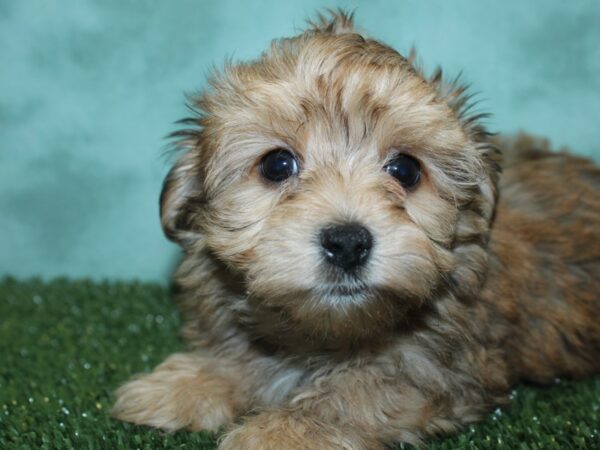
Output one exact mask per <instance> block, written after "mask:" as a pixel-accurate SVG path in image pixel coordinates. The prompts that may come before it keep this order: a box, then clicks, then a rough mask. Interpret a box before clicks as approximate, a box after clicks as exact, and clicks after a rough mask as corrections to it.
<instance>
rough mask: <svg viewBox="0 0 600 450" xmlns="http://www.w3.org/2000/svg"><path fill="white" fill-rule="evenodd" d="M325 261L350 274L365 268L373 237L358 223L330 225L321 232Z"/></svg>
mask: <svg viewBox="0 0 600 450" xmlns="http://www.w3.org/2000/svg"><path fill="white" fill-rule="evenodd" d="M321 246H322V247H323V250H324V254H325V260H326V261H327V262H328V263H329V264H332V265H334V266H337V267H340V268H342V269H344V270H345V271H347V272H349V271H352V270H355V269H357V268H358V267H360V266H363V265H364V264H365V263H366V262H367V260H368V259H369V255H370V254H371V248H372V247H373V235H372V234H371V232H370V231H369V230H367V229H366V228H365V227H363V226H362V225H360V224H357V223H349V224H343V225H329V226H327V227H325V228H323V230H321Z"/></svg>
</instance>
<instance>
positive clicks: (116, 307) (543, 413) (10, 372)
mask: <svg viewBox="0 0 600 450" xmlns="http://www.w3.org/2000/svg"><path fill="white" fill-rule="evenodd" d="M178 324H179V318H178V315H177V313H176V311H175V310H174V308H173V307H172V305H171V303H170V301H169V299H168V295H167V292H166V290H165V289H164V288H162V287H160V286H157V285H153V284H143V283H136V282H132V283H114V282H110V283H92V282H88V281H67V280H55V281H52V282H49V283H44V282H41V281H38V280H32V281H27V282H20V281H16V280H14V279H5V280H4V281H1V282H0V449H38V448H41V449H51V448H73V449H114V448H132V449H160V448H189V449H212V448H214V440H215V437H214V436H212V435H209V434H204V433H188V432H181V433H175V434H165V433H162V432H160V431H156V430H150V429H146V428H142V427H135V426H131V425H128V424H123V423H120V422H117V421H114V420H112V419H111V418H110V417H109V416H108V414H107V411H108V409H109V407H110V404H111V393H112V391H113V390H114V389H115V387H116V386H117V385H118V384H119V383H121V382H123V381H124V380H126V379H127V378H128V377H129V376H130V375H132V374H134V373H137V372H140V371H145V370H150V369H151V368H152V367H153V366H154V365H155V364H156V363H158V362H160V361H161V360H162V359H163V358H164V357H165V356H166V355H168V354H169V353H171V352H173V351H175V350H177V349H180V348H181V347H182V344H181V342H180V341H179V339H178V337H177V328H178ZM513 397H514V400H513V402H512V405H511V406H510V407H509V408H508V409H506V410H504V411H500V410H497V411H496V412H495V413H494V414H492V415H491V416H490V418H489V419H488V420H487V421H485V422H484V423H481V424H479V425H476V426H473V427H471V428H470V429H468V430H465V432H463V433H462V434H458V435H455V436H452V437H449V438H447V439H443V440H439V441H434V442H430V443H429V445H428V447H429V448H432V449H438V450H441V449H444V450H449V449H457V448H466V449H519V450H525V449H539V450H541V449H544V450H546V449H561V450H562V449H594V448H596V449H600V378H598V377H597V378H595V379H590V380H586V381H579V382H569V381H565V380H563V381H561V382H559V383H557V384H556V385H555V386H553V387H551V388H536V387H530V386H529V387H522V386H521V387H518V388H517V389H516V390H515V391H514V392H513Z"/></svg>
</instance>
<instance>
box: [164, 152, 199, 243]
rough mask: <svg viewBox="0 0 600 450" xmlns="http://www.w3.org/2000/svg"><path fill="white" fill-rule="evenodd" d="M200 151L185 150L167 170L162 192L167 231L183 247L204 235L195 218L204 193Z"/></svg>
mask: <svg viewBox="0 0 600 450" xmlns="http://www.w3.org/2000/svg"><path fill="white" fill-rule="evenodd" d="M199 167H200V165H199V162H198V155H197V152H194V151H188V152H187V153H185V154H183V155H182V156H181V157H180V158H179V160H178V161H177V162H176V163H175V165H174V166H173V167H172V168H171V170H170V171H169V173H168V174H167V176H166V178H165V181H164V182H163V187H162V192H161V194H160V221H161V224H162V228H163V231H164V233H165V235H166V236H167V237H168V238H169V239H170V240H172V241H174V242H176V243H178V244H179V245H181V246H182V247H183V248H184V249H185V248H186V247H188V246H189V245H191V244H192V243H194V242H195V241H197V240H198V239H200V238H201V232H200V230H199V229H198V227H197V225H196V226H195V222H196V221H195V218H196V217H197V215H198V213H199V212H200V210H201V209H202V207H203V204H204V203H205V202H204V195H203V190H202V181H201V174H200V170H199Z"/></svg>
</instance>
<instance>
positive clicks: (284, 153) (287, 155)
mask: <svg viewBox="0 0 600 450" xmlns="http://www.w3.org/2000/svg"><path fill="white" fill-rule="evenodd" d="M260 173H261V175H262V176H263V177H265V178H266V179H267V180H271V181H276V182H280V181H283V180H286V179H288V178H289V177H291V176H294V175H296V174H297V173H298V162H297V161H296V158H295V157H294V155H292V153H291V152H289V151H288V150H285V149H283V148H278V149H276V150H273V151H271V152H269V153H267V154H266V155H265V156H263V158H262V159H261V160H260Z"/></svg>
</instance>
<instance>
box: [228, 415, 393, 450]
mask: <svg viewBox="0 0 600 450" xmlns="http://www.w3.org/2000/svg"><path fill="white" fill-rule="evenodd" d="M383 448H384V447H383V445H381V444H380V443H379V442H377V441H376V440H369V439H367V438H366V436H361V435H360V434H359V430H355V429H346V428H344V429H342V428H337V427H335V426H333V425H329V424H326V423H323V422H321V421H320V420H317V419H314V418H312V417H306V416H303V415H301V413H297V412H290V411H282V410H281V411H280V410H276V411H270V412H263V413H261V414H259V415H256V416H253V417H250V418H248V420H246V422H244V423H243V424H242V425H240V426H238V427H236V428H233V429H232V430H231V431H230V432H228V433H227V434H225V436H224V437H223V439H222V441H221V442H220V445H219V450H240V449H244V450H334V449H335V450H337V449H343V450H380V449H381V450H382V449H383Z"/></svg>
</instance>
